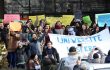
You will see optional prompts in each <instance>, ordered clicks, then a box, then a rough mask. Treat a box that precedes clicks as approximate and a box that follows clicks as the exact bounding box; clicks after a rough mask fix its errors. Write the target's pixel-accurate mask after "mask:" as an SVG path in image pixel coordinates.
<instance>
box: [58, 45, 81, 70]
mask: <svg viewBox="0 0 110 70" xmlns="http://www.w3.org/2000/svg"><path fill="white" fill-rule="evenodd" d="M78 60H79V61H81V57H80V55H79V54H78V53H77V50H76V48H75V47H74V46H72V47H70V49H69V53H68V57H65V58H62V59H61V61H60V63H59V67H58V70H73V67H74V66H75V65H76V64H77V61H78Z"/></svg>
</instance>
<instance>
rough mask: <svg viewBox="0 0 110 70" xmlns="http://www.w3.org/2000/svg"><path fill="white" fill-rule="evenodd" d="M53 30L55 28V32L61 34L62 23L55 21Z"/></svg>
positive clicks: (62, 30) (62, 31)
mask: <svg viewBox="0 0 110 70" xmlns="http://www.w3.org/2000/svg"><path fill="white" fill-rule="evenodd" d="M54 30H55V33H56V34H63V33H64V29H63V27H62V23H61V22H60V21H57V22H56V24H55V27H54Z"/></svg>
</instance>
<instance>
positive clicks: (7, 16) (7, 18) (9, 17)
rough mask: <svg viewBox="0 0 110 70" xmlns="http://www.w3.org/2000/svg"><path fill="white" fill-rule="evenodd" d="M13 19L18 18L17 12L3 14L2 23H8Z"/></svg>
mask: <svg viewBox="0 0 110 70" xmlns="http://www.w3.org/2000/svg"><path fill="white" fill-rule="evenodd" d="M14 20H20V15H19V14H5V15H4V21H3V23H10V22H12V21H14Z"/></svg>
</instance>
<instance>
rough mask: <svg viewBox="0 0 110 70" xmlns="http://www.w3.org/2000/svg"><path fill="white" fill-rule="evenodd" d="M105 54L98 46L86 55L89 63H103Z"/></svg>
mask: <svg viewBox="0 0 110 70" xmlns="http://www.w3.org/2000/svg"><path fill="white" fill-rule="evenodd" d="M104 60H105V55H104V53H103V52H102V51H101V50H100V49H99V48H94V49H93V50H92V51H91V52H90V54H89V55H88V62H89V63H104Z"/></svg>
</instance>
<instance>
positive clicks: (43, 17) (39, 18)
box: [37, 15, 45, 25]
mask: <svg viewBox="0 0 110 70" xmlns="http://www.w3.org/2000/svg"><path fill="white" fill-rule="evenodd" d="M37 18H38V25H39V22H40V20H42V19H45V15H37Z"/></svg>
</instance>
